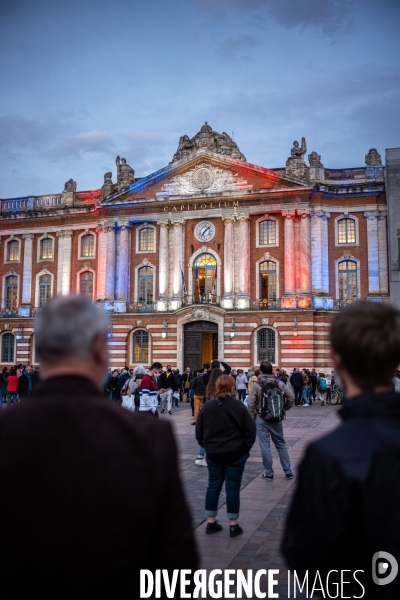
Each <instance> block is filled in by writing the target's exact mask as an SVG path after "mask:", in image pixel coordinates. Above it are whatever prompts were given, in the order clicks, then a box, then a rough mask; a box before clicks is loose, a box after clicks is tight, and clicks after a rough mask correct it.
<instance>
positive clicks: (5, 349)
mask: <svg viewBox="0 0 400 600" xmlns="http://www.w3.org/2000/svg"><path fill="white" fill-rule="evenodd" d="M14 345H15V338H14V335H13V334H12V333H5V334H4V335H2V337H1V362H2V363H14Z"/></svg>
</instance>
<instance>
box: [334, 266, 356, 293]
mask: <svg viewBox="0 0 400 600" xmlns="http://www.w3.org/2000/svg"><path fill="white" fill-rule="evenodd" d="M338 269H339V300H357V297H358V289H357V263H356V262H355V261H354V260H343V261H341V262H340V263H339V267H338Z"/></svg>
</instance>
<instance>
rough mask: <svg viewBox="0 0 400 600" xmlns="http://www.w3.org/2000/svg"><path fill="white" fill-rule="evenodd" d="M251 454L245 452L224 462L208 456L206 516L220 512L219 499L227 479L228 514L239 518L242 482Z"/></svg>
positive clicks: (213, 515)
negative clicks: (233, 459)
mask: <svg viewBox="0 0 400 600" xmlns="http://www.w3.org/2000/svg"><path fill="white" fill-rule="evenodd" d="M248 457H249V455H248V454H247V453H246V454H243V456H241V457H240V458H239V459H238V460H235V461H234V462H232V463H228V464H222V463H216V462H214V461H212V460H210V459H209V458H208V456H207V458H206V460H207V465H208V487H207V492H206V510H205V515H206V517H215V516H217V514H218V500H219V495H220V493H221V490H222V486H223V484H224V481H225V491H226V514H227V517H228V519H237V518H238V516H239V508H240V484H241V483H242V475H243V471H244V466H245V464H246V460H247V459H248Z"/></svg>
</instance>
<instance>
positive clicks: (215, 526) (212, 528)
mask: <svg viewBox="0 0 400 600" xmlns="http://www.w3.org/2000/svg"><path fill="white" fill-rule="evenodd" d="M218 531H222V525H220V524H219V523H218V521H214V523H207V527H206V533H207V534H210V533H217V532H218Z"/></svg>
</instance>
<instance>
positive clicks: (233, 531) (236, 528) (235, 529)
mask: <svg viewBox="0 0 400 600" xmlns="http://www.w3.org/2000/svg"><path fill="white" fill-rule="evenodd" d="M241 533H243V529H242V528H241V527H240V525H239V523H236V525H230V527H229V535H230V537H237V536H238V535H240V534H241Z"/></svg>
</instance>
